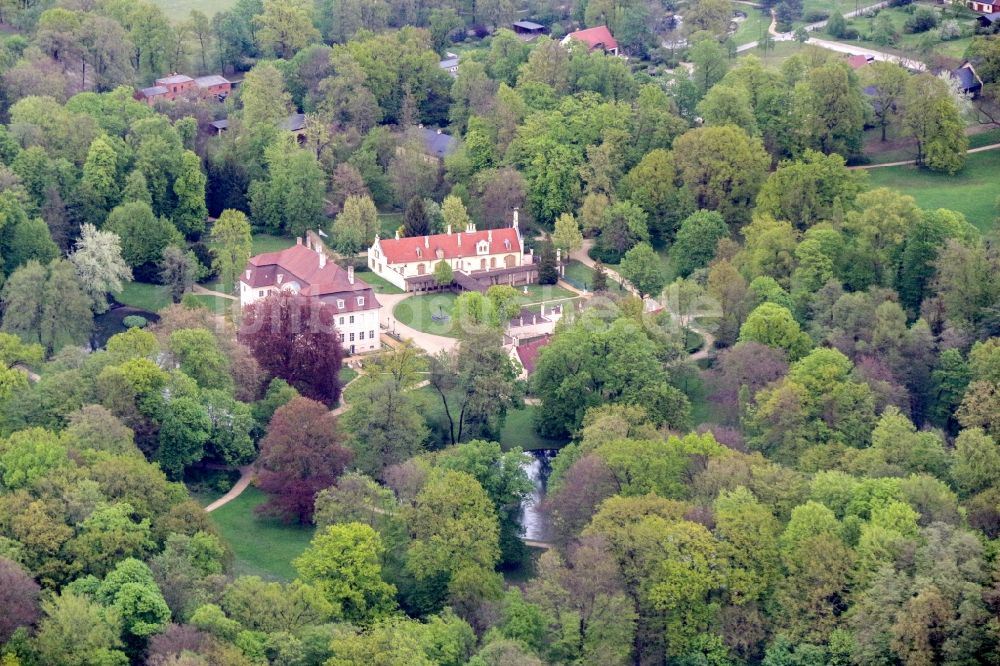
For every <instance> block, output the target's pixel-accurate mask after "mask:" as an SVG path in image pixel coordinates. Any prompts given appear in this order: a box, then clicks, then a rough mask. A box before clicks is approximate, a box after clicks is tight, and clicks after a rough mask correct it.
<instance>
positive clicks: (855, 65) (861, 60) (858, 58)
mask: <svg viewBox="0 0 1000 666" xmlns="http://www.w3.org/2000/svg"><path fill="white" fill-rule="evenodd" d="M868 58H869V57H868V56H866V55H852V56H849V57H848V58H847V64H848V65H850V66H851V68H852V69H861V68H862V67H864V66H865V65H867V64H868V63H869V62H871V60H869V59H868Z"/></svg>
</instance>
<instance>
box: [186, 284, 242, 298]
mask: <svg viewBox="0 0 1000 666" xmlns="http://www.w3.org/2000/svg"><path fill="white" fill-rule="evenodd" d="M191 292H192V293H195V294H201V295H203V296H215V297H216V298H225V299H226V300H229V301H235V300H239V299H237V298H236V297H235V296H233V295H232V294H224V293H222V292H221V291H213V290H211V289H206V288H205V287H203V286H201V285H200V284H196V285H193V286H192V287H191Z"/></svg>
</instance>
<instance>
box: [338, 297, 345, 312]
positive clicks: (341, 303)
mask: <svg viewBox="0 0 1000 666" xmlns="http://www.w3.org/2000/svg"><path fill="white" fill-rule="evenodd" d="M337 309H338V310H343V309H344V299H342V298H338V299H337Z"/></svg>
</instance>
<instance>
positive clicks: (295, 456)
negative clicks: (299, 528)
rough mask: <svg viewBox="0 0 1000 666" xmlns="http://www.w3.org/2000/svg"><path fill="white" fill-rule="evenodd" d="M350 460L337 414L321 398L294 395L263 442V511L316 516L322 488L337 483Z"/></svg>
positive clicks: (294, 517) (305, 518) (301, 518)
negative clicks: (341, 434)
mask: <svg viewBox="0 0 1000 666" xmlns="http://www.w3.org/2000/svg"><path fill="white" fill-rule="evenodd" d="M350 462H351V451H350V449H347V448H345V447H344V446H342V445H341V444H340V441H339V436H338V434H337V428H336V419H335V418H334V416H333V414H331V413H330V411H329V410H328V409H327V408H326V407H325V406H324V405H323V404H322V403H319V402H316V401H315V400H310V399H308V398H293V399H292V400H291V401H289V402H288V403H287V404H285V405H284V406H282V407H279V408H278V410H277V411H276V412H275V413H274V416H273V417H271V423H270V424H268V426H267V435H266V436H265V437H264V439H263V440H261V443H260V457H259V458H258V459H257V468H258V471H257V479H258V486H259V487H260V489H261V490H263V491H264V492H265V493H267V494H268V495H269V498H268V501H267V502H265V503H264V504H262V505H261V506H259V507H258V508H257V510H258V512H260V513H263V514H265V515H270V516H276V517H278V518H281V519H282V520H286V521H289V522H293V521H298V522H300V523H310V522H312V516H313V503H314V500H315V497H316V493H317V492H319V491H320V490H322V489H324V488H329V487H330V486H332V485H333V484H334V483H335V482H336V480H337V477H339V476H340V475H341V474H342V473H343V471H344V468H345V467H347V464H348V463H350Z"/></svg>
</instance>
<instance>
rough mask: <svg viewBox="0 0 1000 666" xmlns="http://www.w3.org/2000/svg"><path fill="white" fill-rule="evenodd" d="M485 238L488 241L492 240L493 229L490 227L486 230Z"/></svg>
mask: <svg viewBox="0 0 1000 666" xmlns="http://www.w3.org/2000/svg"><path fill="white" fill-rule="evenodd" d="M486 240H487V241H489V242H490V243H492V242H493V230H492V229H490V230H488V231H487V232H486Z"/></svg>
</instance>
